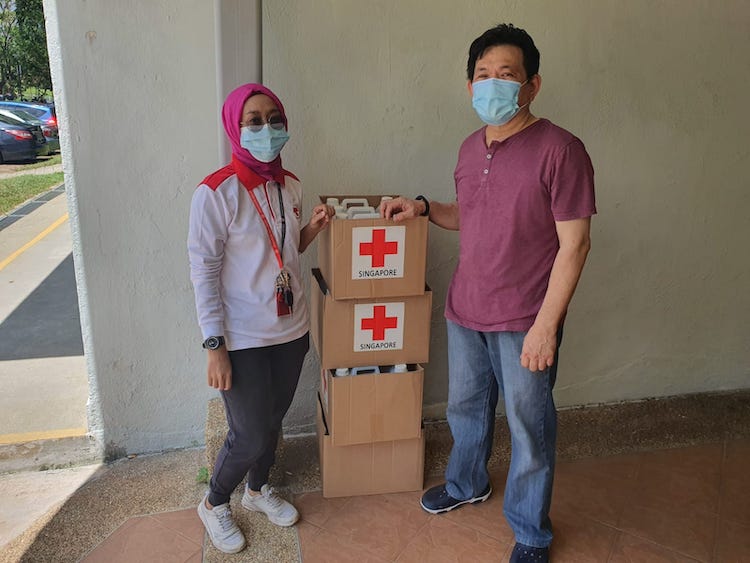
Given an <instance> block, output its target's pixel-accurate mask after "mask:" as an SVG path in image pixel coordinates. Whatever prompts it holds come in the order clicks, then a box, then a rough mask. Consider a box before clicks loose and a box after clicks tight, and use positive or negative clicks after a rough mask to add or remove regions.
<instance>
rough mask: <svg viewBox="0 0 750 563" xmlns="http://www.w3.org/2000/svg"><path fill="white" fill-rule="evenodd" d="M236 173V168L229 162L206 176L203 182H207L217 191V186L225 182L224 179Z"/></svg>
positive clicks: (206, 183)
mask: <svg viewBox="0 0 750 563" xmlns="http://www.w3.org/2000/svg"><path fill="white" fill-rule="evenodd" d="M235 174H236V172H235V170H234V167H233V166H232V165H231V164H227V165H226V166H225V167H224V168H220V169H219V170H217V171H216V172H213V173H211V174H209V175H208V176H206V177H205V178H204V179H203V181H202V182H201V184H205V185H206V186H208V187H209V188H211V189H212V190H214V191H216V188H218V187H219V186H220V185H221V184H223V183H224V180H226V179H227V178H229V177H230V176H234V175H235Z"/></svg>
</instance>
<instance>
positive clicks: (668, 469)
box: [85, 440, 750, 563]
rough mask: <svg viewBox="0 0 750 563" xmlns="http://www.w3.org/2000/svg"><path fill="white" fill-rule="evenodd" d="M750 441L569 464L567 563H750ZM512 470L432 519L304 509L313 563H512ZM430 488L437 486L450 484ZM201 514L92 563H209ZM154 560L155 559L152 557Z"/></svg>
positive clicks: (352, 508) (400, 511) (376, 506)
mask: <svg viewBox="0 0 750 563" xmlns="http://www.w3.org/2000/svg"><path fill="white" fill-rule="evenodd" d="M748 467H750V440H737V441H730V442H727V443H726V444H711V445H704V446H696V447H690V448H681V449H673V450H662V451H655V452H646V453H639V454H630V455H621V456H615V457H608V458H599V459H586V460H579V461H569V462H561V463H559V464H558V467H557V471H556V475H555V478H556V482H555V492H554V497H553V503H552V520H553V525H554V529H555V542H554V544H553V550H552V560H553V561H555V562H559V563H562V562H574V563H585V562H588V561H591V562H611V563H615V562H616V563H620V562H633V563H649V562H657V561H658V562H661V561H680V562H689V561H705V562H708V561H714V562H717V563H729V562H741V561H747V562H750V477H749V475H750V471H749V470H748ZM504 480H505V468H502V469H499V470H496V471H494V472H493V473H492V481H493V486H494V489H495V492H494V494H493V495H492V497H490V499H489V500H488V501H487V502H485V503H482V504H477V505H472V506H467V507H462V508H461V509H460V510H456V511H454V512H451V513H448V514H445V515H440V516H432V515H429V514H427V513H425V512H423V511H422V510H421V509H420V507H419V502H418V501H419V496H420V494H421V493H419V492H414V493H400V494H390V495H373V496H362V497H350V498H338V499H324V498H323V496H322V494H321V493H320V492H315V493H305V494H302V495H298V496H297V497H296V498H295V503H296V505H297V507H298V508H299V510H300V513H301V514H302V521H301V522H300V523H299V524H298V525H297V530H298V533H299V538H300V545H301V551H302V556H303V561H304V562H305V563H323V562H325V563H336V562H342V563H344V562H345V563H349V562H353V561H355V562H357V563H370V562H372V563H382V562H389V561H397V562H400V563H406V562H414V563H423V562H430V563H432V562H436V563H437V562H452V561H456V562H464V561H465V562H467V563H468V562H471V563H477V562H484V561H488V562H489V561H506V560H507V554H508V552H509V550H510V548H511V547H512V545H513V534H512V532H511V530H510V529H509V528H508V525H507V524H506V523H505V520H504V518H503V516H502V490H503V485H504ZM438 482H439V480H438V479H430V480H429V481H428V482H427V483H426V486H431V485H433V484H436V483H438ZM202 539H203V533H202V530H201V527H200V522H199V521H198V519H197V516H196V515H195V511H194V510H192V509H191V510H186V511H180V512H174V513H167V514H157V515H152V516H145V517H141V518H134V519H131V520H128V521H127V522H126V523H125V524H123V525H122V526H121V527H120V528H119V529H118V530H117V531H116V532H115V533H114V534H113V535H112V536H110V537H109V538H108V539H107V540H106V541H105V542H103V543H102V544H101V545H100V546H99V547H97V549H95V550H94V551H93V552H91V553H90V554H89V556H88V557H87V558H86V559H85V561H86V562H93V561H97V562H98V561H102V562H105V561H106V562H107V563H118V562H126V561H127V562H128V563H132V562H141V561H160V562H166V561H174V562H176V563H177V562H185V561H189V562H199V561H201V547H200V546H201V542H202ZM146 554H148V555H146Z"/></svg>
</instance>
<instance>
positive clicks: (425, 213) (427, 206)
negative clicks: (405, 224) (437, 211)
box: [414, 195, 430, 217]
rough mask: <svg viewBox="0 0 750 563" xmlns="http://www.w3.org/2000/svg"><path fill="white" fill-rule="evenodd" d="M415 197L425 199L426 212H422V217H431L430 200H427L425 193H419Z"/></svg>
mask: <svg viewBox="0 0 750 563" xmlns="http://www.w3.org/2000/svg"><path fill="white" fill-rule="evenodd" d="M414 199H418V200H420V201H424V213H422V217H429V216H430V202H429V201H427V198H426V197H425V196H423V195H418V196H417V197H415V198H414Z"/></svg>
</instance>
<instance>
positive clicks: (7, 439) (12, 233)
mask: <svg viewBox="0 0 750 563" xmlns="http://www.w3.org/2000/svg"><path fill="white" fill-rule="evenodd" d="M24 209H25V210H26V211H27V212H24V213H21V212H22V211H23V210H24ZM0 228H1V230H0V292H1V293H2V296H3V298H2V300H0V445H3V444H14V443H23V442H28V441H32V440H39V439H45V438H61V437H66V436H81V435H83V434H85V432H86V425H87V423H86V400H87V398H88V381H87V373H86V365H85V362H84V357H83V344H82V339H81V329H80V321H79V313H78V300H77V292H76V287H75V276H74V271H73V260H72V256H71V246H72V243H71V233H70V226H69V223H68V215H67V207H66V199H65V195H64V192H63V188H60V189H57V190H53V191H52V192H49V193H48V194H45V195H43V196H41V197H40V198H39V199H38V200H36V201H34V202H31V203H29V204H27V205H25V206H22V208H21V209H19V210H16V211H14V212H13V213H12V214H11V215H9V216H7V217H5V218H3V220H2V223H0Z"/></svg>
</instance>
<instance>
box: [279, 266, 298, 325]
mask: <svg viewBox="0 0 750 563" xmlns="http://www.w3.org/2000/svg"><path fill="white" fill-rule="evenodd" d="M293 307H294V294H293V293H292V278H291V276H290V275H289V272H287V271H286V270H281V272H279V275H278V276H276V314H277V315H278V316H279V317H284V316H286V315H291V314H292V310H293Z"/></svg>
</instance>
